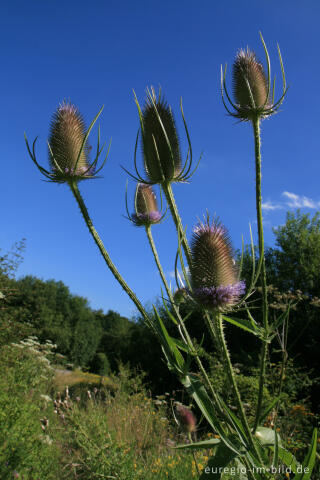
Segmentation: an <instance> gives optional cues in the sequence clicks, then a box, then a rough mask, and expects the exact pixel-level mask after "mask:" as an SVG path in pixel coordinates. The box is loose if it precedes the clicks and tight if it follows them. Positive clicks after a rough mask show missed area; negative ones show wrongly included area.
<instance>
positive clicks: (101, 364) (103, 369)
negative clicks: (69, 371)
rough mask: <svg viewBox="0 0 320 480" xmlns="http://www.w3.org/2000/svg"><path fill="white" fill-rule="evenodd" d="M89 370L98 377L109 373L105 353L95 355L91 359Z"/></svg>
mask: <svg viewBox="0 0 320 480" xmlns="http://www.w3.org/2000/svg"><path fill="white" fill-rule="evenodd" d="M90 370H91V371H92V372H94V373H97V374H98V375H107V374H109V373H110V363H109V360H108V357H107V355H106V354H105V353H101V352H100V353H96V354H95V356H94V357H93V359H92V361H91V364H90Z"/></svg>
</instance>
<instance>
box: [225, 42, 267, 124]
mask: <svg viewBox="0 0 320 480" xmlns="http://www.w3.org/2000/svg"><path fill="white" fill-rule="evenodd" d="M232 76H233V94H234V98H235V101H236V103H237V105H238V107H239V109H241V111H242V114H243V118H247V119H250V118H251V116H252V115H253V114H254V112H255V111H259V110H263V109H267V108H269V107H270V104H269V98H268V82H267V77H266V74H265V72H264V69H263V66H262V64H261V63H260V62H259V61H258V60H257V57H256V54H255V53H254V52H252V51H251V50H250V49H249V47H247V49H246V50H243V49H241V50H239V52H238V54H237V56H236V59H235V61H234V64H233V75H232Z"/></svg>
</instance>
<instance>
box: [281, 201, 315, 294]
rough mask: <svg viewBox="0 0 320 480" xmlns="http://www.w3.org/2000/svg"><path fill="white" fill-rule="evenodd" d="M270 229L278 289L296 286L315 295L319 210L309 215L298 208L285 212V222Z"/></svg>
mask: <svg viewBox="0 0 320 480" xmlns="http://www.w3.org/2000/svg"><path fill="white" fill-rule="evenodd" d="M273 231H274V234H275V236H276V245H277V247H278V248H277V249H275V251H274V255H275V264H276V269H277V274H278V277H279V280H280V282H281V290H283V291H286V290H297V289H300V290H301V291H302V292H303V293H307V294H309V295H319V294H320V275H319V271H320V212H317V213H315V215H314V216H313V217H312V218H310V215H309V214H305V213H301V211H300V210H297V211H296V212H295V213H292V212H288V213H287V219H286V223H285V225H283V226H279V227H277V228H274V230H273ZM280 282H279V283H280ZM278 286H279V287H280V285H278Z"/></svg>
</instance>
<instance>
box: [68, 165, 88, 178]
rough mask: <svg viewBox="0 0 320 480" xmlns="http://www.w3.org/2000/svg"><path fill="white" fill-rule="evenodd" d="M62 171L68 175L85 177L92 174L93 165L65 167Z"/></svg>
mask: <svg viewBox="0 0 320 480" xmlns="http://www.w3.org/2000/svg"><path fill="white" fill-rule="evenodd" d="M64 171H65V173H69V174H70V175H80V176H81V175H84V176H85V177H86V176H91V175H94V167H91V168H89V167H77V170H76V169H75V168H65V169H64Z"/></svg>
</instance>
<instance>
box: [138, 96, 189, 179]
mask: <svg viewBox="0 0 320 480" xmlns="http://www.w3.org/2000/svg"><path fill="white" fill-rule="evenodd" d="M147 93H148V94H147V100H146V103H145V107H144V109H143V111H142V118H141V126H142V150H143V157H144V168H145V171H146V174H147V177H148V179H149V180H150V182H151V183H162V182H164V181H174V179H175V178H177V177H178V176H179V174H180V173H181V168H182V163H181V153H180V145H179V138H178V134H177V130H176V125H175V120H174V118H173V114H172V111H171V108H170V106H169V105H168V104H167V102H166V101H165V100H164V99H163V98H161V91H159V95H158V98H157V96H156V93H155V91H154V89H153V88H152V87H151V90H147Z"/></svg>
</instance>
